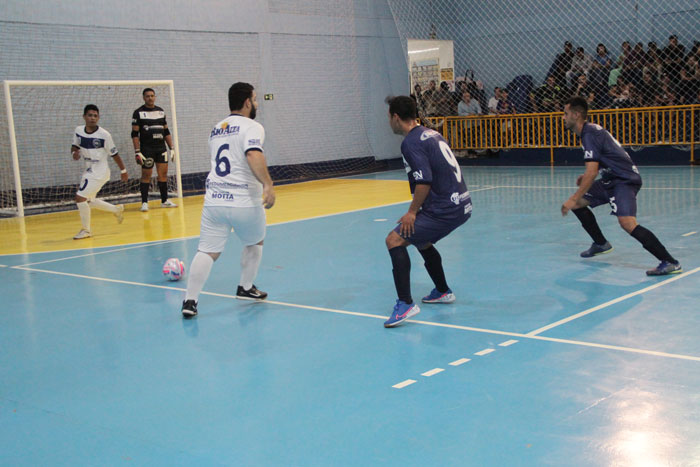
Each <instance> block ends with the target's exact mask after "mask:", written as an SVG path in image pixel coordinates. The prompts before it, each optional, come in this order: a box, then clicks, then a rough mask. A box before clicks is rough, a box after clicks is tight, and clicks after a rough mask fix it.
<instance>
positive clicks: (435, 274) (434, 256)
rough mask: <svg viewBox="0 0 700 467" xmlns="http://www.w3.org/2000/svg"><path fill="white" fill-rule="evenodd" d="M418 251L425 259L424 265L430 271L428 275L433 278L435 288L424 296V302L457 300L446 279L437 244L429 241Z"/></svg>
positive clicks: (450, 301)
mask: <svg viewBox="0 0 700 467" xmlns="http://www.w3.org/2000/svg"><path fill="white" fill-rule="evenodd" d="M418 252H419V253H420V254H421V256H422V257H423V260H424V261H425V263H423V264H424V266H425V269H426V270H427V271H428V275H429V276H430V278H431V279H432V280H433V284H435V288H434V289H433V290H432V291H431V292H430V294H428V295H427V296H425V297H423V303H452V302H454V301H455V295H454V294H453V293H452V290H451V289H450V288H449V287H448V286H447V280H446V279H445V270H444V269H443V268H442V257H441V256H440V252H438V251H437V248H435V245H433V244H432V243H428V244H426V245H422V246H421V247H419V248H418Z"/></svg>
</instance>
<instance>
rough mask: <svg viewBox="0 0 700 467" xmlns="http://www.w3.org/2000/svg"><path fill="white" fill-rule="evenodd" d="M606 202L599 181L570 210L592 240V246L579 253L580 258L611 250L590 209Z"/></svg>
mask: <svg viewBox="0 0 700 467" xmlns="http://www.w3.org/2000/svg"><path fill="white" fill-rule="evenodd" d="M607 202H608V194H607V192H606V190H605V188H604V187H603V184H602V183H601V182H600V180H599V181H597V182H595V183H593V185H592V186H591V188H590V190H588V192H587V193H586V194H585V195H583V197H582V198H581V199H579V200H578V203H576V206H574V208H573V209H572V210H571V212H573V213H574V215H575V216H576V217H577V218H578V220H579V222H581V226H582V227H583V230H585V231H586V232H587V233H588V235H590V237H591V239H592V240H593V244H591V246H590V248H588V249H587V250H585V251H582V252H581V257H582V258H590V257H592V256H596V255H601V254H603V253H609V252H611V251H612V249H613V247H612V245H610V243H609V242H608V241H607V239H606V238H605V236H604V235H603V232H602V231H601V230H600V226H598V221H596V218H595V215H594V214H593V211H591V209H590V208H595V207H597V206H600V205H601V204H605V203H607Z"/></svg>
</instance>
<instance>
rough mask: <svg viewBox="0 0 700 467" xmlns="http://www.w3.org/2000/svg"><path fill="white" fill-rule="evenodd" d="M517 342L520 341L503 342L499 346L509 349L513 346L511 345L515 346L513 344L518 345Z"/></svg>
mask: <svg viewBox="0 0 700 467" xmlns="http://www.w3.org/2000/svg"><path fill="white" fill-rule="evenodd" d="M517 342H518V341H516V340H514V339H511V340H509V341H505V342H501V343H500V344H498V345H499V346H501V347H508V346H511V345H513V344H515V343H517Z"/></svg>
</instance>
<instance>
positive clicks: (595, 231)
mask: <svg viewBox="0 0 700 467" xmlns="http://www.w3.org/2000/svg"><path fill="white" fill-rule="evenodd" d="M571 212H573V213H574V214H575V215H576V217H578V220H580V221H581V225H582V226H583V229H584V230H585V231H586V232H588V235H590V236H591V238H592V239H593V241H594V242H595V244H596V245H605V243H606V242H607V240H606V239H605V236H604V235H603V232H601V231H600V227H598V221H596V220H595V215H594V214H593V211H591V210H590V209H589V208H588V207H584V208H578V209H572V210H571Z"/></svg>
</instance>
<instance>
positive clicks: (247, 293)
mask: <svg viewBox="0 0 700 467" xmlns="http://www.w3.org/2000/svg"><path fill="white" fill-rule="evenodd" d="M236 298H249V299H251V300H265V299H266V298H267V292H263V291H262V290H258V288H257V287H255V284H253V286H252V287H251V288H249V289H248V290H245V289H244V288H243V286H241V285H239V286H238V290H236Z"/></svg>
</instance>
